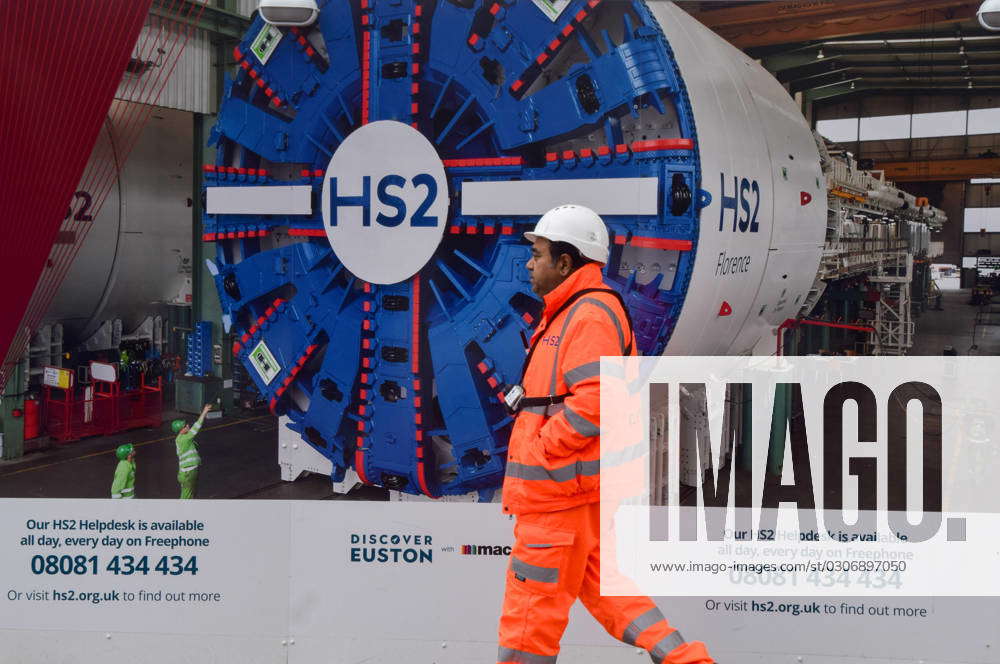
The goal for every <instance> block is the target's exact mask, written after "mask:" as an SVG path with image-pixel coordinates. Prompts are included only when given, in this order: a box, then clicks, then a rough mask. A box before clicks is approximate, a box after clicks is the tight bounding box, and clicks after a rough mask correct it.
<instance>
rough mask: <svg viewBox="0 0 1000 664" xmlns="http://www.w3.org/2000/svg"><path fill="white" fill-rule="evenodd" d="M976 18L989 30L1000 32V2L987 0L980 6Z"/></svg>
mask: <svg viewBox="0 0 1000 664" xmlns="http://www.w3.org/2000/svg"><path fill="white" fill-rule="evenodd" d="M976 16H978V17H979V23H980V24H981V25H982V26H983V27H984V28H986V29H987V30H1000V0H986V2H984V3H983V4H982V5H980V6H979V11H978V12H976Z"/></svg>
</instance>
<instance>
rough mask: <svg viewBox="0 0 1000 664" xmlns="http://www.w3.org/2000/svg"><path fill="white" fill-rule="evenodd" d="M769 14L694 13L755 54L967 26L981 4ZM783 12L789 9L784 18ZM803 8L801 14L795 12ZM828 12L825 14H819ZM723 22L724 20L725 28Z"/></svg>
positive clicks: (876, 3) (806, 8)
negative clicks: (786, 47)
mask: <svg viewBox="0 0 1000 664" xmlns="http://www.w3.org/2000/svg"><path fill="white" fill-rule="evenodd" d="M773 5H777V6H778V8H777V10H776V9H775V8H774V7H773V6H771V7H768V11H766V12H765V11H761V7H760V6H759V5H751V6H747V7H734V8H731V9H717V10H714V11H703V12H697V13H695V14H694V15H695V17H696V18H698V19H699V20H700V21H701V22H702V23H704V24H705V25H707V26H708V27H710V28H712V29H713V30H715V31H716V32H717V33H718V34H719V35H720V36H721V37H722V38H723V39H725V40H726V41H728V42H730V43H731V44H733V45H734V46H736V47H737V48H755V47H761V46H771V45H774V44H788V43H793V42H805V41H815V40H820V39H832V38H836V37H847V36H850V35H863V34H866V33H870V32H873V31H875V30H877V31H878V32H886V31H890V30H907V29H914V28H920V27H925V26H928V25H934V26H942V25H945V24H950V23H958V22H961V21H966V20H969V19H972V18H975V16H976V10H977V9H978V7H979V2H968V1H965V2H956V1H955V0H922V1H921V2H919V3H913V2H900V1H899V0H866V1H864V2H832V1H831V0H826V1H820V2H810V3H773ZM781 7H787V8H789V9H787V10H786V11H785V12H784V13H782V11H781ZM796 7H798V9H795V8H796ZM821 9H822V10H824V11H822V12H820V10H821ZM729 12H734V13H735V12H738V13H740V14H741V15H746V14H748V13H749V14H752V15H753V17H754V18H753V20H749V19H747V20H740V21H736V20H729V19H726V18H725V16H723V17H719V16H716V15H717V14H727V13H729ZM720 18H721V19H722V20H721V22H720Z"/></svg>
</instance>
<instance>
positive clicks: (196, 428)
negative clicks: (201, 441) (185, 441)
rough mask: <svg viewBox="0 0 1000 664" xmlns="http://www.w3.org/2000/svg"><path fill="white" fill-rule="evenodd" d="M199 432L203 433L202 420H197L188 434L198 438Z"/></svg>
mask: <svg viewBox="0 0 1000 664" xmlns="http://www.w3.org/2000/svg"><path fill="white" fill-rule="evenodd" d="M199 431H201V420H197V421H195V423H194V424H192V425H191V428H190V429H188V434H190V435H192V436H196V435H198V432H199Z"/></svg>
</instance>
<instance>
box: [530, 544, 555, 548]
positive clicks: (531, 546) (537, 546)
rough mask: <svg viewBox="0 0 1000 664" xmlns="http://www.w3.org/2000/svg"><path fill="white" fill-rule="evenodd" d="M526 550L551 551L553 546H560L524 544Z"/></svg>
mask: <svg viewBox="0 0 1000 664" xmlns="http://www.w3.org/2000/svg"><path fill="white" fill-rule="evenodd" d="M524 546H525V547H526V548H528V549H551V548H552V547H554V546H562V545H561V544H525V545H524Z"/></svg>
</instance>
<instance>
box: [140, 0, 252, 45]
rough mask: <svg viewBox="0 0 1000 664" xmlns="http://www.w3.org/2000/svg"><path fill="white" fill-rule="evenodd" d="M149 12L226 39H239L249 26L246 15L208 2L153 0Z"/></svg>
mask: <svg viewBox="0 0 1000 664" xmlns="http://www.w3.org/2000/svg"><path fill="white" fill-rule="evenodd" d="M149 13H150V14H151V15H152V16H157V17H159V18H164V19H169V20H171V21H178V22H180V23H183V24H185V25H190V26H194V27H195V28H198V29H199V30H206V31H208V32H210V33H212V34H213V35H216V36H218V37H221V38H223V39H226V40H236V41H239V40H241V39H243V35H244V34H246V31H247V30H248V29H249V28H250V19H248V18H247V17H246V16H243V15H242V14H236V13H234V12H229V11H226V10H225V9H220V8H218V7H215V6H213V5H212V4H209V2H205V3H201V2H195V1H194V0H153V4H152V5H151V6H150V8H149Z"/></svg>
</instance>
